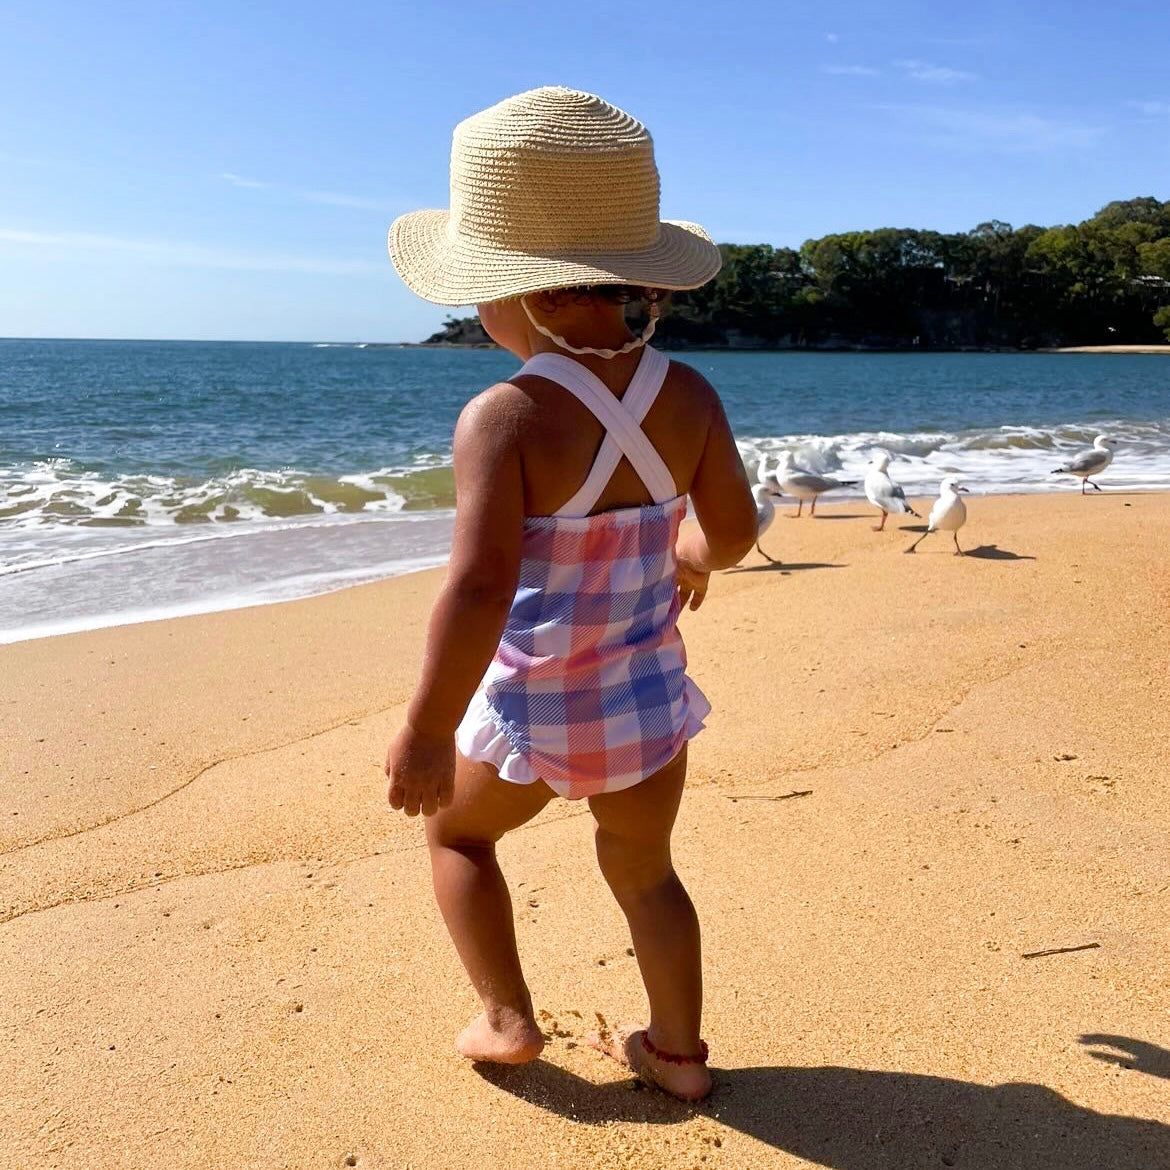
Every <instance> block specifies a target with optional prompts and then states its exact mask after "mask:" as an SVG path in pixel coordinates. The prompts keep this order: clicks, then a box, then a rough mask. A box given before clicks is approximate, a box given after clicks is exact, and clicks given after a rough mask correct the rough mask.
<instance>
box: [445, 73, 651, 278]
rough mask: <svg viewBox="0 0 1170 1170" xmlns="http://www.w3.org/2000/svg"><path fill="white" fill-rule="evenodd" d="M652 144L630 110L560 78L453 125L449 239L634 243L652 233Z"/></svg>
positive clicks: (541, 248)
mask: <svg viewBox="0 0 1170 1170" xmlns="http://www.w3.org/2000/svg"><path fill="white" fill-rule="evenodd" d="M658 202H659V182H658V168H657V167H656V166H655V163H654V144H653V141H652V140H651V138H650V134H649V132H648V131H647V129H646V127H645V126H643V125H642V123H641V122H639V121H638V120H637V119H636V118H633V117H631V116H630V115H629V114H627V113H625V112H624V111H623V110H619V109H618V108H617V107H616V106H612V105H610V104H609V102H606V101H604V100H603V99H602V98H599V97H597V96H596V95H594V94H589V93H582V92H580V91H579V90H573V89H565V88H562V87H560V86H546V87H544V88H542V89H534V90H530V91H529V92H527V93H522V94H518V95H516V96H515V97H511V98H508V99H507V100H505V101H502V102H499V103H498V104H497V105H494V106H491V107H490V108H488V109H486V110H483V111H481V112H480V113H478V114H475V115H473V116H472V117H470V118H467V119H466V120H464V121H463V122H460V123H459V125H458V126H456V127H455V133H454V136H453V138H452V143H451V217H450V220H449V221H448V229H447V230H448V236H449V238H451V239H452V240H463V241H467V242H474V243H483V244H488V245H491V246H494V247H497V248H504V249H507V250H509V251H514V252H524V253H528V254H530V255H538V256H558V255H565V256H567V255H574V256H579V255H582V254H588V253H612V252H633V251H639V250H642V249H645V248H649V247H652V246H653V245H654V243H655V242H656V240H657V239H658V233H659V210H658Z"/></svg>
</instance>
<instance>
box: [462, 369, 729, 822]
mask: <svg viewBox="0 0 1170 1170" xmlns="http://www.w3.org/2000/svg"><path fill="white" fill-rule="evenodd" d="M669 366H670V362H669V361H668V360H667V358H666V357H664V356H663V355H662V354H660V353H659V352H658V351H657V350H653V349H650V348H649V347H647V348H646V349H644V350H643V353H642V358H641V361H640V362H639V363H638V368H637V370H636V371H635V373H634V376H633V378H632V379H631V381H630V384H629V386H628V388H627V389H626V392H625V395H624V397H623V398H622V399H620V400H619V399H617V398H615V397H614V395H613V393H612V392H611V391H610V390H609V389H608V388H607V387H606V386H605V384H604V383H603V382H602V381H601V379H600V378H598V377H597V376H596V375H595V374H593V373H592V372H591V371H590V370H588V369H586V368H585V366H583V365H581V363H580V362H576V361H573V359H572V358H569V357H565V356H564V355H562V354H553V353H540V354H536V355H535V356H534V357H533V358H532V359H531V360H530V361H528V362H527V363H526V364H525V365H524V367H523V368H522V369H521V370H520V374H535V375H537V376H539V377H542V378H547V379H548V380H550V381H552V382H556V383H557V384H558V385H560V386H563V387H564V388H565V389H566V390H568V391H569V392H570V393H571V394H573V395H574V397H576V398H578V399H579V400H580V401H581V402H582V403H583V404H584V405H585V406H586V407H588V408H589V410H590V411H591V412H592V413H593V414H594V415H595V416H596V417H597V419H598V420H599V421H600V422H601V424H602V426H603V427H605V438H604V439H603V440H602V444H601V448H600V450H599V451H598V453H597V458H596V460H595V461H594V463H593V467H592V468H591V470H590V472H589V475H588V476H587V477H586V479H585V482H584V483H583V484H582V485H581V488H580V489H579V490H578V491H577V493H576V494H575V495H574V496H573V498H572V499H571V500H569V501H568V502H567V503H566V504H564V505H563V506H562V507H561V508H559V509H558V510H557V511H556V512H555V513H554V514H553V515H551V516H528V517H525V520H524V534H523V543H522V554H521V555H522V559H521V564H520V580H519V584H518V586H517V589H516V596H515V598H514V600H513V601H512V607H511V610H510V612H509V614H508V619H507V622H506V623H505V626H504V633H503V635H502V637H501V639H500V645H499V648H498V649H497V650H496V654H495V657H494V659H493V660H492V663H491V665H490V666H489V667H488V669H487V673H486V674H485V675H484V678H483V681H482V682H481V683H480V686H479V689H478V690H477V691H476V693H475V695H474V697H473V698H472V700H471V703H470V705H469V706H468V709H467V713H466V715H465V716H464V718H463V721H462V722H461V723H460V725H459V728H458V730H457V731H456V733H455V742H456V745H457V746H458V748H459V750H460V751H461V752H462V753H463V755H465V756H466V757H468V758H469V759H472V760H479V761H483V762H485V763H489V764H492V765H493V766H494V767H495V768H496V770H497V771H498V772H499V774H500V777H501V779H503V780H507V781H510V782H512V783H516V784H531V783H533V782H535V781H536V780H543V781H544V782H545V783H546V784H548V786H549V787H550V788H552V789H553V791H554V792H556V793H558V794H559V795H561V796H565V797H568V798H569V799H571V800H575V799H579V798H581V797H587V796H595V795H598V794H599V793H603V792H617V791H620V790H621V789H623V788H629V787H631V786H632V785H634V784H637V783H638V781H640V780H644V779H645V778H646V777H647V776H650V775H653V773H655V772H657V771H658V770H659V769H660V768H663V767H665V766H666V765H667V764H668V763H670V761H671V760H672V759H674V757H675V756H676V755H677V754H678V752H679V751H680V749H681V748H682V746H683V744H684V743H685V742H686V741H687V740H688V739H690V738H691V737H692V736H694V735H696V734H697V733H698V732H699V731H701V730H702V728H703V719H704V717H705V716H706V715H707V714H708V713H709V712H710V710H711V707H710V704H709V703H708V702H707V700H706V698H705V696H704V695H703V693H702V692H701V691H700V690H699V688H698V687H696V686H695V684H694V683H693V682H692V681H691V680H690V679H689V678H688V677H687V673H686V651H685V650H684V648H683V642H682V636H681V635H680V634H679V632H678V627H677V621H678V613H679V604H678V589H677V581H676V577H677V571H678V562H677V560H676V558H675V550H674V546H675V540H676V538H677V536H678V529H679V524H680V523H681V522H682V519H683V516H684V515H685V513H686V497H685V496H680V495H678V494H677V491H676V488H675V484H674V478H673V476H672V475H671V474H670V470H669V468H667V466H666V464H665V463H664V462H663V460H662V457H661V456H660V455H659V454H658V452H657V451H656V450H655V448H654V446H653V444H652V443H651V442H650V440H649V439H648V438H647V437H646V434H645V432H644V431H643V430H642V427H641V422H642V419H643V418H645V416H646V413H647V411H648V410H649V409H650V406H651V404H652V403H653V402H654V399H655V398H656V397H657V395H658V392H659V390H660V389H661V388H662V383H663V381H664V379H665V377H666V372H667V369H668V368H669ZM623 455H624V456H625V457H626V458H627V459H628V460H629V461H630V463H631V465H632V466H633V468H634V470H635V471H636V472H637V474H638V476H639V478H640V479H641V480H642V482H643V484H645V486H646V489H647V491H648V492H649V493H650V495H651V497H652V498H653V500H654V503H653V504H651V505H647V506H645V507H634V508H619V509H617V510H615V511H612V512H598V513H597V514H596V515H593V516H591V515H589V512H590V509H592V508H593V507H594V505H595V504H596V503H597V501H598V499H599V498H600V497H601V493H602V491H603V490H604V489H605V486H606V485H607V484H608V483H609V480H610V477H611V476H612V475H613V472H614V470H615V469H616V467H617V465H618V463H619V462H620V460H621V458H622V456H623Z"/></svg>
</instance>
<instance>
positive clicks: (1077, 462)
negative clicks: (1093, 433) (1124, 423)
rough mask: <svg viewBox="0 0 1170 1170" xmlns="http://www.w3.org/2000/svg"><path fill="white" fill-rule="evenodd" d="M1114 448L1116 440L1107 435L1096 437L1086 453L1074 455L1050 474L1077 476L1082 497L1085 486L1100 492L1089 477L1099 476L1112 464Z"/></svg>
mask: <svg viewBox="0 0 1170 1170" xmlns="http://www.w3.org/2000/svg"><path fill="white" fill-rule="evenodd" d="M1116 446H1117V440H1116V439H1111V438H1109V437H1108V435H1098V436H1097V437H1096V438H1095V439H1094V440H1093V445H1092V446H1091V447H1090V448H1089V449H1088V450H1087V451H1082V452H1081V453H1080V454H1079V455H1074V456H1073V457H1072V458H1071V459H1070V460H1069V461H1068V462H1067V463H1066V464H1065V465H1064V466H1063V467H1058V468H1057V469H1056V470H1055V471H1054V472H1053V473H1052V474H1053V475H1079V476H1080V477H1081V495H1082V496H1083V495H1084V494H1085V484H1088V485H1089V486H1090V487H1092V488H1095V489H1096V490H1097V491H1101V490H1102V489H1101V488H1099V487H1097V485H1096V484H1095V483H1093V481H1092V480H1091V479H1090V478H1089V476H1090V475H1100V474H1101V472H1103V471H1104V470H1105V468H1106V467H1108V466H1109V464H1110V463H1112V462H1113V448H1114V447H1116Z"/></svg>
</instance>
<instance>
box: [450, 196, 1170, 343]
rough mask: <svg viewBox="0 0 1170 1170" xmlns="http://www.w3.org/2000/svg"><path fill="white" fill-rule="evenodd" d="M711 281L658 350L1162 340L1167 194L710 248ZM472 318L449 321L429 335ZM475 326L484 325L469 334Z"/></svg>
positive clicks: (456, 332)
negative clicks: (951, 225) (1012, 218)
mask: <svg viewBox="0 0 1170 1170" xmlns="http://www.w3.org/2000/svg"><path fill="white" fill-rule="evenodd" d="M719 250H720V251H721V252H722V254H723V268H722V270H721V271H720V273H719V275H718V276H717V277H716V278H715V279H714V280H713V281H711V282H710V283H709V284H706V285H704V286H703V287H702V288H700V289H695V290H693V291H692V292H679V293H674V294H672V295H671V297H670V299H669V301H668V302H667V303H666V304H665V305H664V306H663V310H662V320H661V322H660V323H659V326H658V331H657V334H656V341H657V342H658V343H659V344H662V345H665V346H668V347H669V346H719V347H722V346H735V347H757V346H758V347H777V348H788V347H794V348H804V347H808V348H832V347H838V346H840V347H847V346H862V347H867V348H870V347H872V348H890V349H902V348H907V349H909V348H921V349H964V348H995V347H1005V348H1020V349H1034V348H1040V347H1050V346H1064V345H1108V344H1153V343H1158V342H1166V341H1170V201H1168V202H1165V203H1161V202H1159V201H1158V200H1157V199H1153V198H1141V199H1129V200H1125V201H1123V202H1115V203H1110V204H1109V205H1108V206H1107V207H1104V208H1102V209H1101V210H1100V211H1099V212H1097V214H1096V215H1094V216H1093V217H1092V218H1091V219H1087V220H1085V221H1084V222H1083V223H1079V224H1068V225H1064V226H1061V227H1050V228H1043V227H1036V226H1035V225H1031V224H1029V225H1027V226H1025V227H1020V228H1013V227H1012V226H1011V225H1010V224H1007V223H1001V222H1000V221H999V220H992V221H990V222H988V223H982V224H980V225H979V226H978V227H976V228H974V229H972V230H971V231H969V232H963V233H953V234H948V233H943V232H934V231H922V230H917V229H913V228H879V229H877V230H876V231H859V232H844V233H841V234H837V235H829V236H824V237H823V238H821V239H819V240H808V241H807V242H806V243H804V244H803V245H802V246H801V247H800V249H799V250H794V249H792V248H774V247H772V246H770V245H768V244H721V245H720V246H719ZM473 325H475V326H478V321H474V319H472V320H467V321H460V322H455V321H452V322H449V323H448V325H447V327H446V329H445V331H444V333H442V334H436V335H435V337H434V338H432V339H431V340H432V341H442V340H448V341H455V342H458V341H459V340H460V334H461V333H462V332H463V329H464V328H465V327H471V326H473ZM481 336H482V335H481Z"/></svg>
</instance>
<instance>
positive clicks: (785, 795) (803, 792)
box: [727, 788, 813, 804]
mask: <svg viewBox="0 0 1170 1170" xmlns="http://www.w3.org/2000/svg"><path fill="white" fill-rule="evenodd" d="M812 793H813V790H812V789H811V788H802V789H800V790H799V791H794V792H782V793H780V795H779V796H729V797H728V798H727V799H728V800H730V801H731V803H732V804H735V802H736V801H737V800H791V799H792V798H793V797H794V796H812Z"/></svg>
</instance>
